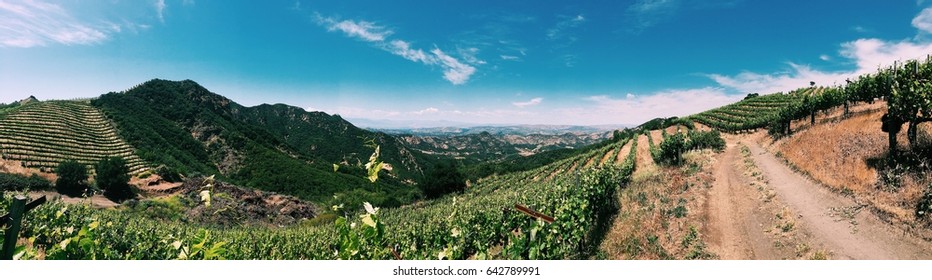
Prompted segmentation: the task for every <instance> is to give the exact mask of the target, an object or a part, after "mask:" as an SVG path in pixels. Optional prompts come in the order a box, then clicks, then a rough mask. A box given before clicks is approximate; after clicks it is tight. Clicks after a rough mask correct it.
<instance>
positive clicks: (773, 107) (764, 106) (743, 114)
mask: <svg viewBox="0 0 932 280" xmlns="http://www.w3.org/2000/svg"><path fill="white" fill-rule="evenodd" d="M825 90H826V88H821V87H820V88H804V89H799V90H797V91H794V92H790V93H787V94H783V93H775V94H769V95H763V96H758V97H754V98H750V99H745V100H742V101H740V102H737V103H732V104H729V105H726V106H723V107H719V108H716V109H712V110H709V111H705V112H702V113H699V114H696V115H692V116H690V117H689V118H690V119H692V120H693V121H696V122H698V123H701V124H704V125H707V126H710V127H712V128H715V129H718V130H721V131H725V132H743V131H748V130H753V129H758V128H763V127H766V126H767V125H768V124H770V123H771V122H773V120H775V119H776V118H777V117H778V114H779V112H780V110H781V109H783V108H784V107H786V106H788V105H790V104H792V103H793V102H796V101H798V100H801V99H802V98H803V96H806V95H819V94H821V93H822V92H824V91H825Z"/></svg>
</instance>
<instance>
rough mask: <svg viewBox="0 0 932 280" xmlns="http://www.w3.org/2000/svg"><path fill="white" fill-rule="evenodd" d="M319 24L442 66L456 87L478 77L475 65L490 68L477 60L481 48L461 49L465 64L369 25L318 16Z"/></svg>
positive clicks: (445, 74) (409, 58) (420, 61)
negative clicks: (392, 37)
mask: <svg viewBox="0 0 932 280" xmlns="http://www.w3.org/2000/svg"><path fill="white" fill-rule="evenodd" d="M315 18H316V19H317V22H318V24H320V25H322V26H324V27H326V28H327V30H328V31H340V32H343V34H345V35H346V36H349V37H354V38H358V39H362V40H363V41H366V42H369V43H372V44H373V45H374V46H375V47H377V48H380V49H382V50H385V51H387V52H389V53H392V54H394V55H398V56H401V57H402V58H404V59H407V60H410V61H413V62H418V63H422V64H424V65H428V66H434V65H438V66H440V67H441V68H442V69H443V78H444V79H445V80H447V81H449V82H450V83H452V84H454V85H461V84H465V83H466V82H467V81H469V79H470V77H472V75H473V74H475V73H476V68H475V67H474V66H473V65H482V64H486V62H485V61H483V60H480V59H478V58H477V57H476V55H477V54H478V53H479V49H478V48H467V49H460V50H459V55H460V56H461V57H463V60H464V61H465V62H461V61H460V60H459V59H457V58H455V57H452V56H450V55H448V54H446V53H444V52H443V51H442V50H440V48H436V47H435V48H434V49H433V50H431V51H430V52H425V51H424V50H423V49H416V48H413V47H412V46H411V43H409V42H407V41H405V40H400V39H394V40H390V41H389V40H388V37H389V36H391V35H392V34H393V32H392V31H391V30H389V29H388V28H387V27H385V26H381V25H377V24H375V23H372V22H368V21H352V20H342V21H339V20H337V19H334V18H331V17H323V16H321V15H320V14H315Z"/></svg>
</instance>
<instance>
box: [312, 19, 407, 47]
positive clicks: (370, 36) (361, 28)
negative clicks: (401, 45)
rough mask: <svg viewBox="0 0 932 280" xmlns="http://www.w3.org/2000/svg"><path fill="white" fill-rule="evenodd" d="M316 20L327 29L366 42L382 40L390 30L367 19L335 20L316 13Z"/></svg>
mask: <svg viewBox="0 0 932 280" xmlns="http://www.w3.org/2000/svg"><path fill="white" fill-rule="evenodd" d="M316 19H317V21H318V22H319V23H320V24H322V25H324V26H326V27H327V30H329V31H337V30H339V31H342V32H343V33H344V34H346V36H349V37H354V38H357V39H362V40H364V41H367V42H382V41H385V38H386V37H388V36H389V35H392V31H391V30H388V28H386V27H384V26H379V25H376V24H375V23H373V22H368V21H352V20H336V19H334V18H329V17H323V16H321V15H316Z"/></svg>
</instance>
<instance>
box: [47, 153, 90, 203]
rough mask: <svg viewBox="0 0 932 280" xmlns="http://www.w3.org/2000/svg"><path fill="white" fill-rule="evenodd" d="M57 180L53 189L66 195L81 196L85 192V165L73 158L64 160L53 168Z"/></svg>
mask: <svg viewBox="0 0 932 280" xmlns="http://www.w3.org/2000/svg"><path fill="white" fill-rule="evenodd" d="M55 174H58V180H55V189H57V190H58V192H59V193H61V194H64V195H67V196H73V197H74V196H82V195H84V194H86V193H87V190H88V185H87V167H86V166H84V165H83V164H80V163H78V162H77V161H74V160H66V161H63V162H61V163H59V164H58V168H56V169H55Z"/></svg>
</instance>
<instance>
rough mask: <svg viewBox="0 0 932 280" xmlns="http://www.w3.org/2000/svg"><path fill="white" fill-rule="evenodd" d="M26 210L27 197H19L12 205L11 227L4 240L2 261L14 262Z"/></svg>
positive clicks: (14, 199)
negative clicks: (14, 252) (17, 240)
mask: <svg viewBox="0 0 932 280" xmlns="http://www.w3.org/2000/svg"><path fill="white" fill-rule="evenodd" d="M25 210H26V197H25V196H22V195H17V196H16V197H14V198H13V202H12V203H10V218H9V219H10V227H9V228H7V230H6V236H5V237H4V238H3V254H2V255H0V259H3V260H12V259H13V251H14V250H15V249H16V239H17V238H19V228H20V225H21V223H22V221H23V213H24V212H25Z"/></svg>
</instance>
